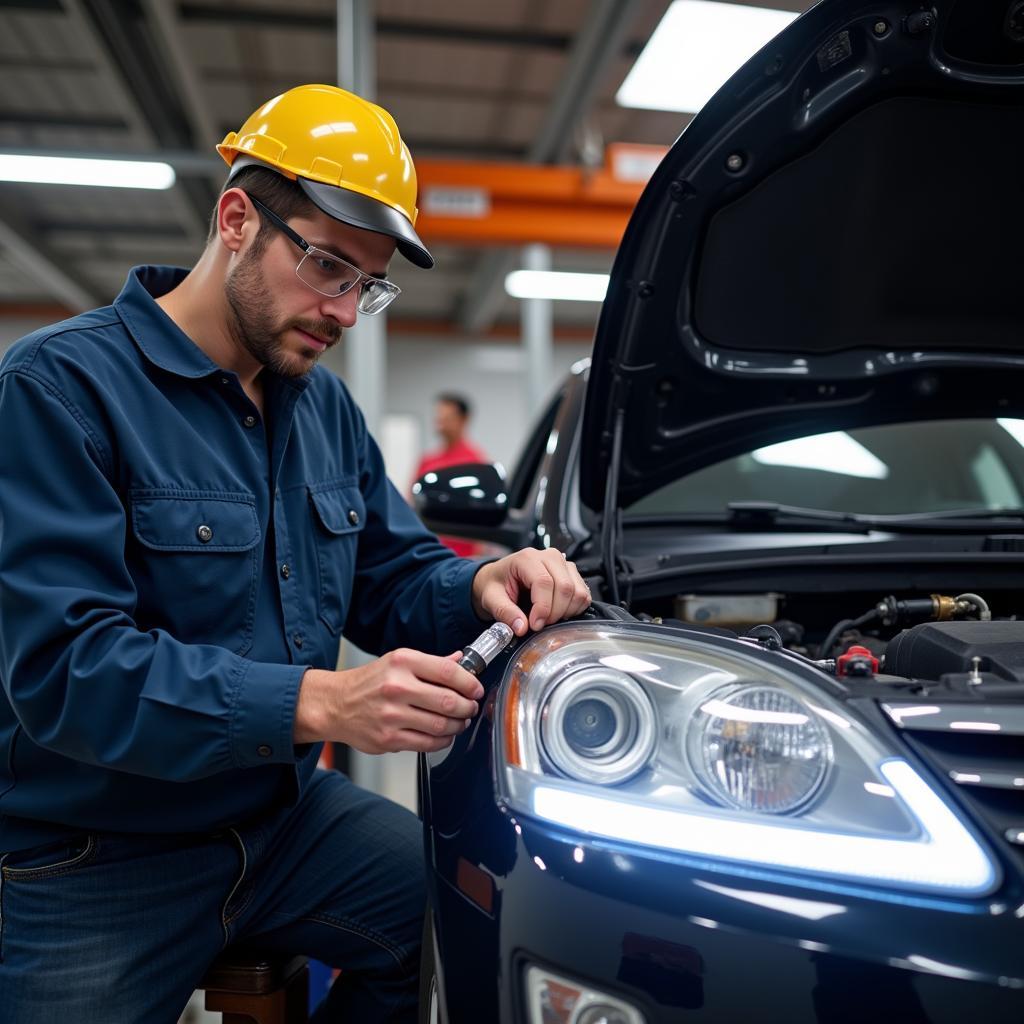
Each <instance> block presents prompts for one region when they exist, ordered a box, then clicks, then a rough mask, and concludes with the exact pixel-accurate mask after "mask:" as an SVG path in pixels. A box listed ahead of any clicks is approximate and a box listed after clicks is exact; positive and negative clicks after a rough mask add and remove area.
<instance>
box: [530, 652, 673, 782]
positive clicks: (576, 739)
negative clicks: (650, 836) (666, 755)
mask: <svg viewBox="0 0 1024 1024" xmlns="http://www.w3.org/2000/svg"><path fill="white" fill-rule="evenodd" d="M541 739H542V742H543V745H544V750H545V751H546V753H547V755H548V757H549V758H550V759H551V761H552V763H553V764H554V765H555V767H556V768H558V769H559V770H560V771H561V772H563V773H564V774H565V775H567V776H568V777H569V778H571V779H579V780H580V781H582V782H597V783H605V784H610V783H617V782H624V781H625V780H626V779H630V778H632V777H633V776H634V775H636V773H637V772H638V771H640V770H641V769H642V768H643V767H644V765H646V764H647V762H648V761H649V760H650V757H651V754H652V753H653V752H654V745H655V742H656V736H655V712H654V706H653V705H652V703H651V701H650V698H649V697H648V696H647V694H646V693H645V692H644V689H643V687H642V686H640V684H639V683H638V682H636V680H634V679H632V678H631V677H630V676H628V675H626V674H625V673H624V672H616V671H614V670H611V669H602V668H589V669H581V670H580V671H579V672H574V673H572V674H571V675H569V676H568V677H567V678H566V679H564V680H563V681H561V682H559V683H558V685H557V686H555V687H554V688H553V689H552V691H551V693H550V694H549V696H548V698H547V700H546V701H545V704H544V708H543V711H542V712H541Z"/></svg>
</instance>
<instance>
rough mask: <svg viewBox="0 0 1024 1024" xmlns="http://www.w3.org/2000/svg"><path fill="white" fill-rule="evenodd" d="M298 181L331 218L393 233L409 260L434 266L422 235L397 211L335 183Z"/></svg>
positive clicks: (392, 235) (423, 266)
mask: <svg viewBox="0 0 1024 1024" xmlns="http://www.w3.org/2000/svg"><path fill="white" fill-rule="evenodd" d="M297 181H298V184H299V187H300V188H301V189H302V191H303V192H305V194H306V195H307V196H308V197H309V198H310V199H311V200H312V201H313V202H314V203H315V204H316V205H317V206H318V207H319V208H320V209H321V210H323V212H324V213H326V214H327V216H328V217H333V218H334V219H335V220H340V221H342V223H344V224H350V225H351V226H352V227H354V228H361V229H362V230H364V231H376V232H377V233H378V234H381V235H390V237H392V238H394V239H395V240H396V241H397V243H398V251H399V252H400V253H401V254H402V255H403V256H404V257H405V258H406V259H407V260H409V262H410V263H413V264H415V265H416V266H417V267H422V268H423V269H424V270H429V269H430V268H431V267H432V266H433V265H434V257H433V256H431V255H430V253H429V251H428V250H427V247H426V246H425V245H424V244H423V242H422V241H420V236H419V235H417V234H416V230H415V229H414V228H413V226H412V225H411V224H410V223H409V221H408V220H407V219H406V218H405V217H404V216H403V215H402V214H401V213H399V212H398V210H395V209H393V208H392V207H390V206H388V205H387V204H386V203H382V202H379V201H378V200H376V199H371V198H370V197H369V196H364V195H361V194H360V193H359V192H352V191H350V190H349V189H345V188H338V186H336V185H325V184H324V183H323V182H319V181H311V180H310V179H309V178H301V177H300V178H298V179H297Z"/></svg>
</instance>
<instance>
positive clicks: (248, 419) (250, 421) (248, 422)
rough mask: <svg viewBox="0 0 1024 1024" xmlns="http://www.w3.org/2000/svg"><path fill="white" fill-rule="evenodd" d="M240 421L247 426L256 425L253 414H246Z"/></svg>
mask: <svg viewBox="0 0 1024 1024" xmlns="http://www.w3.org/2000/svg"><path fill="white" fill-rule="evenodd" d="M242 422H243V423H244V424H245V425H246V426H247V427H255V426H256V417H255V416H246V417H245V419H244V420H242Z"/></svg>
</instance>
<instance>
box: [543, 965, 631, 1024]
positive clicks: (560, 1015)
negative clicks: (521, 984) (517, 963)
mask: <svg viewBox="0 0 1024 1024" xmlns="http://www.w3.org/2000/svg"><path fill="white" fill-rule="evenodd" d="M526 1000H527V1004H528V1008H529V1009H528V1013H529V1017H528V1019H529V1021H530V1024H644V1016H643V1014H642V1013H641V1012H640V1011H639V1010H638V1009H636V1007H634V1006H630V1004H629V1003H627V1002H624V1001H623V1000H621V999H619V998H618V997H616V996H613V995H610V994H608V993H607V992H602V991H601V990H600V989H595V988H591V987H590V986H589V985H587V984H585V983H584V982H577V981H573V980H571V979H570V978H565V977H562V976H561V975H559V974H552V973H551V972H550V971H545V970H542V969H541V968H539V967H533V966H530V967H528V968H527V969H526Z"/></svg>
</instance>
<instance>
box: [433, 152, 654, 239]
mask: <svg viewBox="0 0 1024 1024" xmlns="http://www.w3.org/2000/svg"><path fill="white" fill-rule="evenodd" d="M664 153H665V150H664V149H663V148H661V147H656V146H642V147H641V146H623V145H619V146H610V147H609V149H608V156H607V159H606V162H605V166H604V167H602V168H598V169H584V168H579V167H545V166H540V165H532V164H501V163H469V162H461V161H454V160H429V159H421V160H418V161H417V162H416V170H417V176H418V179H419V205H420V214H419V219H418V220H417V222H416V229H417V231H418V232H419V233H420V235H421V236H422V237H423V239H424V240H425V241H427V242H434V243H436V242H449V243H463V244H470V245H488V244H494V245H508V244H515V243H527V242H545V243H547V244H549V245H556V246H580V247H588V248H601V249H614V248H616V247H617V246H618V244H619V242H620V240H621V239H622V233H623V231H624V230H625V228H626V222H627V221H628V220H629V215H630V214H631V213H632V211H633V207H634V206H635V205H636V201H637V199H639V197H640V193H641V192H642V191H643V187H644V185H645V184H646V177H647V174H649V172H650V169H651V168H653V166H654V165H655V164H656V163H657V161H658V160H659V159H660V157H661V156H662V155H664ZM630 161H632V163H633V168H634V169H633V175H632V176H631V177H626V176H624V175H623V174H622V173H619V172H618V169H619V168H621V167H623V166H625V164H626V163H627V162H630ZM638 170H639V173H637V171H638Z"/></svg>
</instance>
